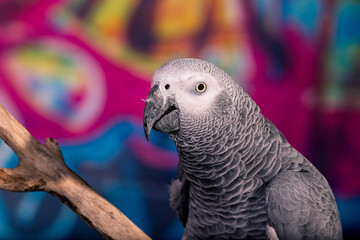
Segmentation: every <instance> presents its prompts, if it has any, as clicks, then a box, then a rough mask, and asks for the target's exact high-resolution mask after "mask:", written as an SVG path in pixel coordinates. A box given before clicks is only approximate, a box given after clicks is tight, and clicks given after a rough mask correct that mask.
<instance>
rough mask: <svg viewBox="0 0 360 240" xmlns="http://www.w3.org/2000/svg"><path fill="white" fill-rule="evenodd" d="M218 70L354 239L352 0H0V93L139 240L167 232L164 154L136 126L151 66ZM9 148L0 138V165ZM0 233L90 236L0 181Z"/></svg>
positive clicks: (172, 158)
mask: <svg viewBox="0 0 360 240" xmlns="http://www.w3.org/2000/svg"><path fill="white" fill-rule="evenodd" d="M178 57H196V58H201V59H206V60H208V61H210V62H213V63H215V64H217V65H218V66H220V67H222V68H223V69H224V70H226V71H227V72H228V73H229V74H230V75H231V76H232V77H233V78H234V79H236V80H237V81H238V82H239V84H241V86H243V88H244V89H245V90H246V91H248V92H249V94H250V95H251V96H252V97H253V99H254V100H255V101H256V102H257V103H258V104H259V105H260V107H261V109H262V112H263V114H264V115H265V116H266V117H268V118H269V119H270V120H271V121H272V122H274V123H275V125H276V126H277V127H278V128H279V129H280V130H281V131H282V132H283V133H284V135H285V136H286V138H287V139H288V140H289V142H290V143H291V144H292V145H293V146H295V147H296V148H297V149H298V150H299V151H300V152H301V153H303V155H305V156H306V157H307V158H308V159H309V160H311V161H312V162H313V163H314V164H315V165H316V166H317V167H318V168H319V169H320V171H321V172H322V173H323V174H324V175H325V176H326V177H327V179H328V181H329V183H330V185H331V186H332V188H333V190H334V193H335V195H336V199H337V202H338V206H339V210H340V214H341V219H342V223H343V231H344V236H345V239H350V238H351V237H356V236H358V237H359V236H360V2H359V1H356V0H341V1H340V0H338V1H336V0H317V1H313V0H252V1H238V0H225V1H224V0H209V1H201V0H192V1H187V2H186V3H185V2H184V1H182V0H153V1H150V0H120V1H114V0H102V1H100V0H86V1H85V0H72V1H70V0H27V1H23V0H0V103H1V104H2V105H4V106H5V107H6V108H7V109H8V110H9V111H10V112H11V113H12V114H14V115H15V117H16V118H17V119H18V120H19V121H20V122H21V123H22V124H23V125H24V126H25V127H26V128H27V129H28V130H29V131H30V132H31V133H32V134H33V135H34V136H35V137H36V138H37V139H38V140H40V141H42V142H44V141H45V138H46V137H52V138H55V139H57V140H58V142H59V144H60V146H61V149H62V151H63V154H64V157H65V161H66V163H67V164H68V165H69V166H70V168H71V169H73V170H74V171H75V172H77V173H78V174H79V175H80V176H81V177H83V178H84V179H85V180H86V181H87V182H88V183H89V184H90V185H91V186H93V187H94V188H95V189H96V191H98V192H99V193H100V194H102V195H103V196H104V197H105V198H106V199H108V200H109V201H110V202H111V203H113V204H114V205H115V206H116V207H118V208H119V209H120V210H121V211H122V212H124V213H125V214H126V215H127V216H128V217H129V218H130V219H131V220H132V221H133V222H135V223H136V224H137V225H138V226H139V227H140V228H141V229H143V230H144V231H145V232H146V233H147V234H148V235H149V236H150V237H152V238H153V239H164V240H167V239H180V238H181V235H182V232H183V228H182V226H181V225H180V223H179V222H178V220H177V219H176V216H175V213H174V212H173V211H172V210H171V209H170V207H169V200H168V199H169V196H168V192H167V188H168V186H169V184H170V183H171V180H172V179H174V178H175V176H176V167H177V161H178V159H177V154H176V150H175V147H174V144H173V143H172V142H171V140H170V139H169V138H168V136H167V135H166V134H159V133H155V132H153V133H152V137H151V140H150V143H148V142H146V140H145V137H144V133H143V129H142V114H143V108H144V102H143V101H142V99H145V98H146V96H147V93H148V91H149V89H150V80H151V76H152V73H153V72H154V70H155V69H156V68H157V67H159V66H160V65H161V64H163V63H164V62H166V61H167V60H170V59H173V58H178ZM16 165H17V157H16V155H15V154H14V153H13V152H12V150H10V149H9V148H8V147H7V145H6V144H5V143H4V142H2V141H0V167H9V168H11V167H15V166H16ZM0 239H100V237H99V236H98V235H97V233H96V232H95V231H93V230H92V229H91V228H90V227H88V226H87V225H86V224H85V223H83V222H82V220H81V219H80V218H79V217H78V216H77V215H75V214H74V213H73V212H72V211H71V210H69V209H68V208H67V207H66V206H65V205H63V204H62V203H60V201H58V200H57V199H56V198H54V197H52V196H51V195H49V194H46V193H42V192H36V193H10V192H5V191H0Z"/></svg>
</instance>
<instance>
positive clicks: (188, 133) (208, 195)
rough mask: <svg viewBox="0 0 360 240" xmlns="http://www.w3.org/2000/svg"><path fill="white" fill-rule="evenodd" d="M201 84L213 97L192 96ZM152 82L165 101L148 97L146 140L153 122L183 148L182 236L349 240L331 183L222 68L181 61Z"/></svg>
mask: <svg viewBox="0 0 360 240" xmlns="http://www.w3.org/2000/svg"><path fill="white" fill-rule="evenodd" d="M198 82H204V83H206V84H208V88H207V89H206V92H204V93H196V92H194V91H193V89H192V86H193V85H194V84H195V85H196V83H198ZM152 84H153V88H152V89H156V92H154V91H152V92H151V95H156V99H162V100H161V101H162V102H161V103H159V106H158V107H157V106H155V105H154V101H153V98H152V97H148V100H147V101H149V102H151V104H146V106H145V111H144V126H146V129H147V130H146V134H147V136H149V134H150V130H151V124H154V125H155V126H156V130H159V131H164V132H169V133H170V137H171V138H172V139H173V140H174V142H175V144H176V147H177V150H178V155H179V159H180V163H179V168H178V179H177V180H175V181H174V182H173V183H172V185H171V187H170V201H171V203H170V204H171V206H172V207H173V208H174V210H175V211H176V212H177V215H178V217H179V219H180V221H181V222H182V223H183V225H184V226H186V228H185V233H184V236H183V239H249V238H251V239H266V238H270V239H276V238H278V239H341V238H342V230H341V223H340V219H339V213H338V210H337V206H336V202H335V199H334V196H333V193H332V191H331V189H330V187H329V185H328V183H327V181H326V179H325V178H324V177H323V176H322V175H321V173H320V172H319V171H318V170H317V169H316V168H315V167H314V166H313V165H312V164H311V163H310V162H309V161H308V160H307V159H306V158H305V157H303V156H302V155H301V154H300V153H299V152H298V151H296V150H295V149H294V148H293V147H291V146H290V145H289V143H288V142H287V141H286V139H285V137H284V136H283V135H282V134H281V133H280V132H279V130H278V129H277V128H276V127H275V126H274V125H273V124H272V123H271V122H270V121H269V120H267V119H266V118H265V117H264V116H263V115H262V114H261V112H260V109H259V107H258V106H257V105H256V104H255V102H254V101H253V100H252V99H251V98H250V97H249V95H248V94H247V93H246V92H245V91H244V90H243V89H242V88H241V87H240V86H239V85H238V84H237V83H236V82H235V81H233V80H232V79H231V77H229V76H228V75H227V74H226V73H225V72H224V71H223V70H221V69H220V68H218V67H216V66H215V65H213V64H211V63H208V62H205V61H202V60H198V59H178V60H173V61H170V62H168V63H166V64H164V65H163V66H162V67H160V68H159V69H158V70H157V71H156V72H155V74H154V77H153V83H152ZM165 85H167V87H166V88H164V86H165ZM149 98H150V99H149ZM164 103H167V104H164ZM170 105H171V108H170V107H169V106H170ZM161 106H167V108H166V109H162V108H161ZM154 108H155V109H154ZM174 109H175V110H174ZM173 111H175V113H176V114H175V113H174V112H173ZM151 112H159V113H158V114H157V117H149V116H153V115H154V114H151ZM161 113H162V114H161ZM167 114H168V115H170V114H171V119H172V121H168V120H167V119H169V117H167ZM175 117H176V118H178V119H176V120H174V119H175ZM150 118H151V119H150ZM149 122H151V124H150V125H149ZM166 125H167V126H166ZM162 126H163V127H162ZM167 129H172V130H171V131H169V130H167Z"/></svg>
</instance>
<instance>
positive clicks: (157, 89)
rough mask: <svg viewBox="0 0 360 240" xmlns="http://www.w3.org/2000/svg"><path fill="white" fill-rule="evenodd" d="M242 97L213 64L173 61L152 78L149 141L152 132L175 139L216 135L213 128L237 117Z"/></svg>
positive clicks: (148, 106)
mask: <svg viewBox="0 0 360 240" xmlns="http://www.w3.org/2000/svg"><path fill="white" fill-rule="evenodd" d="M239 90H240V91H239ZM239 93H243V91H242V89H241V88H240V86H239V85H238V84H237V83H236V82H235V81H233V80H232V78H231V77H230V76H229V75H228V74H226V73H225V72H224V71H223V70H222V69H220V68H218V67H217V66H215V65H213V64H211V63H209V62H206V61H203V60H199V59H193V58H184V59H176V60H172V61H169V62H167V63H165V64H164V65H162V66H161V67H160V68H158V69H157V70H156V71H155V73H154V75H153V78H152V85H151V90H150V92H149V94H148V97H147V99H146V104H145V109H144V119H143V123H144V131H145V136H146V139H147V140H148V141H149V138H150V132H151V129H155V130H157V131H160V132H167V133H171V134H173V135H176V134H177V133H178V132H179V131H180V132H183V133H186V132H187V131H186V130H187V129H188V130H189V129H191V134H192V135H196V134H201V135H202V136H206V133H208V134H212V133H211V132H213V131H212V130H211V128H210V127H209V126H216V125H219V124H221V126H223V127H224V126H225V127H226V123H227V122H229V121H230V120H231V118H232V117H233V116H234V115H236V114H234V112H235V109H236V108H235V104H234V102H237V101H236V99H237V98H241V94H239ZM220 119H221V121H220ZM210 123H211V124H210ZM216 123H217V124H216ZM221 126H218V127H221ZM188 132H190V131H188Z"/></svg>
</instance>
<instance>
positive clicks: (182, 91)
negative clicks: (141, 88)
mask: <svg viewBox="0 0 360 240" xmlns="http://www.w3.org/2000/svg"><path fill="white" fill-rule="evenodd" d="M159 84H160V85H164V87H163V89H164V90H165V91H166V92H167V93H168V94H171V95H172V96H174V98H175V100H176V103H177V105H178V108H179V109H180V111H181V112H183V113H186V114H191V115H198V114H204V113H206V112H208V111H209V110H210V109H211V108H212V107H213V103H214V101H215V99H216V97H217V95H218V94H219V93H220V86H219V84H218V82H217V81H216V80H215V79H214V78H213V77H212V76H211V75H210V74H207V73H202V72H186V73H182V74H181V75H180V76H178V78H177V79H174V80H172V81H171V82H170V81H169V82H167V83H162V81H160V82H159ZM166 84H168V86H166ZM166 88H168V89H166Z"/></svg>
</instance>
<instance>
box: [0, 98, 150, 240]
mask: <svg viewBox="0 0 360 240" xmlns="http://www.w3.org/2000/svg"><path fill="white" fill-rule="evenodd" d="M0 138H2V139H3V140H4V141H5V143H6V144H7V145H9V147H10V148H12V150H13V151H14V152H15V153H16V155H17V156H18V157H19V165H18V166H17V167H16V168H13V169H8V168H0V189H3V190H7V191H15V192H30V191H45V192H48V193H50V194H52V195H54V196H55V197H57V198H58V199H60V200H61V201H62V202H63V203H65V204H66V205H67V206H68V207H69V208H71V209H72V210H73V211H74V212H75V213H76V214H77V215H79V216H80V217H81V218H82V219H83V220H84V221H85V222H86V223H87V224H88V225H89V226H90V227H92V228H93V229H94V230H95V231H96V232H98V233H99V234H100V235H101V236H102V237H103V238H105V239H150V238H149V237H148V236H147V235H146V234H145V233H144V232H143V231H141V230H140V229H139V228H138V227H137V226H136V225H135V224H134V223H133V222H131V221H130V220H129V219H128V218H127V217H126V216H125V215H124V214H123V213H121V212H120V211H119V210H118V209H117V208H116V207H114V206H113V205H112V204H111V203H109V202H108V201H107V200H106V199H104V198H103V197H102V196H100V195H99V194H98V193H97V192H95V190H94V189H92V188H91V187H90V186H89V185H88V184H87V183H86V182H85V181H84V180H83V179H81V178H80V177H79V176H78V175H77V174H76V173H74V172H73V171H72V170H70V169H69V168H68V167H67V165H66V163H65V161H64V159H63V156H62V153H61V150H60V148H59V146H58V144H57V142H56V141H55V140H54V139H51V138H48V139H47V140H46V144H45V145H44V144H41V143H39V142H38V141H37V140H36V139H35V138H34V137H33V136H32V135H31V134H30V133H29V132H28V131H27V130H26V129H25V128H24V127H23V126H22V125H21V124H20V123H19V122H18V121H17V120H16V119H15V118H14V117H13V116H12V115H11V114H10V113H9V112H8V111H7V110H6V109H5V108H4V107H3V106H2V105H1V104H0Z"/></svg>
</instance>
